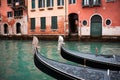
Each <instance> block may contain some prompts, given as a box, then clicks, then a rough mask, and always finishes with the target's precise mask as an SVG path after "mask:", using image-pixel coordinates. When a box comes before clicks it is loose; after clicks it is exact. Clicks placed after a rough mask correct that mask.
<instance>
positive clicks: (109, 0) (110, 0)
mask: <svg viewBox="0 0 120 80" xmlns="http://www.w3.org/2000/svg"><path fill="white" fill-rule="evenodd" d="M113 1H115V0H106V2H113Z"/></svg>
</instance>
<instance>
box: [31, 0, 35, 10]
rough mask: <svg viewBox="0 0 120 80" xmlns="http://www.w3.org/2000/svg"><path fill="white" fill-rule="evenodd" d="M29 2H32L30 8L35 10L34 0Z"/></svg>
mask: <svg viewBox="0 0 120 80" xmlns="http://www.w3.org/2000/svg"><path fill="white" fill-rule="evenodd" d="M31 2H32V3H31V8H32V9H35V0H32V1H31Z"/></svg>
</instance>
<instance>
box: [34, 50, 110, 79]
mask: <svg viewBox="0 0 120 80" xmlns="http://www.w3.org/2000/svg"><path fill="white" fill-rule="evenodd" d="M34 63H35V65H36V67H37V68H38V69H40V70H41V71H43V72H45V73H47V74H49V75H51V76H52V77H54V78H56V79H59V80H109V79H110V78H111V76H108V75H107V71H104V70H97V69H90V68H87V67H82V66H73V65H69V64H65V63H61V62H57V61H55V60H51V59H48V58H46V57H44V56H42V55H41V54H40V53H39V52H38V49H37V48H36V50H35V53H34Z"/></svg>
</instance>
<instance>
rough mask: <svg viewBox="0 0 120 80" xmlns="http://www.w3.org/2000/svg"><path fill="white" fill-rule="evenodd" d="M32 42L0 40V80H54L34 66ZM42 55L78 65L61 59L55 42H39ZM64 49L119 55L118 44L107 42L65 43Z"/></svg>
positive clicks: (119, 46)
mask: <svg viewBox="0 0 120 80" xmlns="http://www.w3.org/2000/svg"><path fill="white" fill-rule="evenodd" d="M31 42H32V41H16V40H6V41H3V40H0V80H40V79H41V80H54V78H52V77H50V76H49V75H46V74H44V73H43V72H41V71H40V70H38V69H37V68H36V67H35V66H34V62H33V53H32V51H33V50H32V45H31ZM39 45H40V49H39V51H40V52H41V54H42V55H44V56H45V57H48V58H50V59H54V60H57V61H60V62H65V63H68V64H72V65H79V64H76V63H73V62H70V61H67V60H65V59H63V58H62V57H61V55H60V53H59V51H58V50H57V41H40V43H39ZM64 46H65V47H66V48H68V49H70V50H74V51H79V52H86V53H95V48H96V47H97V48H98V51H99V52H98V53H99V54H119V55H120V43H107V42H65V45H64Z"/></svg>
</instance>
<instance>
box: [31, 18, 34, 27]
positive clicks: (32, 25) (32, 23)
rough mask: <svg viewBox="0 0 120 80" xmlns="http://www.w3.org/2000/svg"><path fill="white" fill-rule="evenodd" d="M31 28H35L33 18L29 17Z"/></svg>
mask: <svg viewBox="0 0 120 80" xmlns="http://www.w3.org/2000/svg"><path fill="white" fill-rule="evenodd" d="M31 29H35V18H31Z"/></svg>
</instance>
